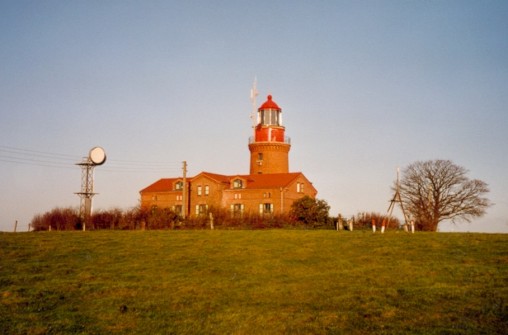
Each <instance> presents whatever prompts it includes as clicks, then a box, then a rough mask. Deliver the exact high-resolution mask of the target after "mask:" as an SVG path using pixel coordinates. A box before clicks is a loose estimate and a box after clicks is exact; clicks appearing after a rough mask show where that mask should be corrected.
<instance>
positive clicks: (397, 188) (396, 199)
mask: <svg viewBox="0 0 508 335" xmlns="http://www.w3.org/2000/svg"><path fill="white" fill-rule="evenodd" d="M399 174H400V168H397V182H396V184H395V193H394V194H393V198H392V200H390V206H388V222H387V223H386V225H388V224H389V223H390V221H391V217H392V213H393V209H394V208H395V204H396V203H398V204H399V205H400V209H401V210H402V215H404V224H405V225H406V227H407V224H408V222H407V215H406V211H405V210H404V204H403V203H402V198H401V197H400V179H399ZM381 229H382V230H381V232H384V225H383V226H382V227H381Z"/></svg>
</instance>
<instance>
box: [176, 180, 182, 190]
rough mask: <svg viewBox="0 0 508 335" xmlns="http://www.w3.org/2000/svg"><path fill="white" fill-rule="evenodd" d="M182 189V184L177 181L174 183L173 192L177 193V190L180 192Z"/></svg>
mask: <svg viewBox="0 0 508 335" xmlns="http://www.w3.org/2000/svg"><path fill="white" fill-rule="evenodd" d="M182 189H183V182H182V181H177V182H176V183H175V190H177V191H179V190H182Z"/></svg>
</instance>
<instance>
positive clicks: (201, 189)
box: [197, 185, 203, 196]
mask: <svg viewBox="0 0 508 335" xmlns="http://www.w3.org/2000/svg"><path fill="white" fill-rule="evenodd" d="M202 191H203V187H202V186H201V185H199V186H198V187H197V193H198V196H201V192H202Z"/></svg>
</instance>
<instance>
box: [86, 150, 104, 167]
mask: <svg viewBox="0 0 508 335" xmlns="http://www.w3.org/2000/svg"><path fill="white" fill-rule="evenodd" d="M88 158H89V159H90V161H91V162H92V163H93V164H94V165H102V164H104V162H105V161H106V152H104V149H102V148H101V147H95V148H92V150H90V153H89V154H88Z"/></svg>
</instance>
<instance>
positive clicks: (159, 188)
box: [139, 178, 182, 193]
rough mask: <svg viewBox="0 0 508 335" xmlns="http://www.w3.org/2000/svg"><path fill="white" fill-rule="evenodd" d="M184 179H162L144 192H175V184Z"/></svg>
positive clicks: (143, 190)
mask: <svg viewBox="0 0 508 335" xmlns="http://www.w3.org/2000/svg"><path fill="white" fill-rule="evenodd" d="M179 179H182V178H162V179H159V180H157V181H156V182H155V183H153V184H151V185H149V186H147V187H145V188H144V189H142V190H141V191H139V192H140V193H142V192H167V191H172V190H173V183H174V182H175V181H177V180H179Z"/></svg>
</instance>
